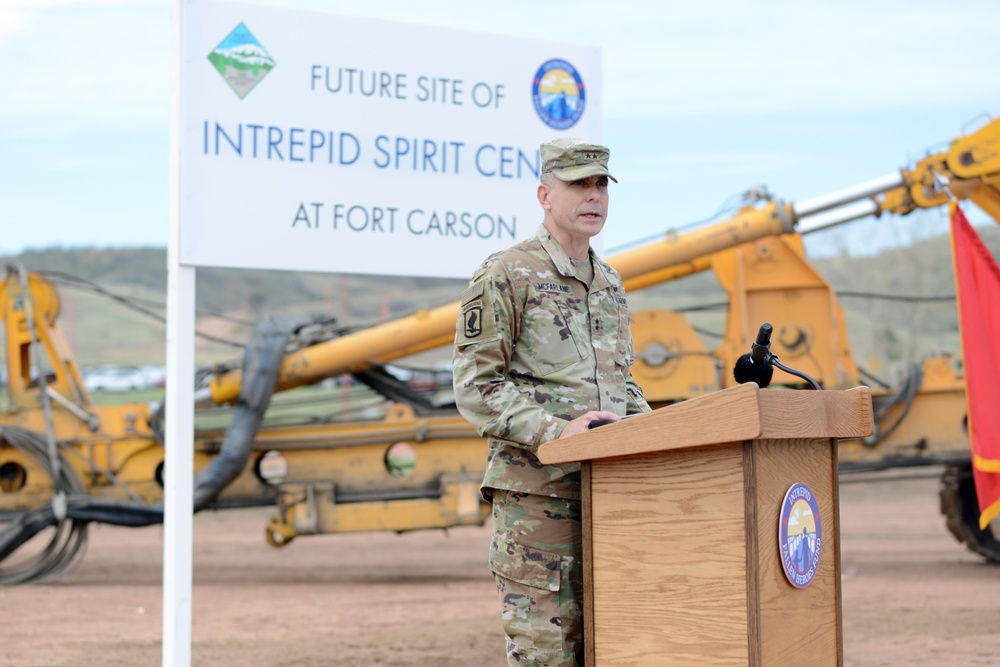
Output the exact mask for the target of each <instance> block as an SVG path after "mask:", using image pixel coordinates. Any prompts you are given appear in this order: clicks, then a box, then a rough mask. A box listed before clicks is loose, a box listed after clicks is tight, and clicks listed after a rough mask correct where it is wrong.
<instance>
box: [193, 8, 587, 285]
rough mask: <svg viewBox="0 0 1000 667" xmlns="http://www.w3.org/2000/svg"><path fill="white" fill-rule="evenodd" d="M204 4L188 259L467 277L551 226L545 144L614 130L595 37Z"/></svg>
mask: <svg viewBox="0 0 1000 667" xmlns="http://www.w3.org/2000/svg"><path fill="white" fill-rule="evenodd" d="M194 7H195V9H194V11H193V12H191V14H194V15H195V17H194V18H195V19H196V20H195V23H196V26H197V27H196V29H193V30H188V31H186V32H185V35H186V37H185V42H186V45H185V47H186V50H187V52H188V53H190V54H195V55H194V56H192V57H190V58H187V59H186V60H185V64H184V71H183V76H182V95H181V100H182V102H181V118H182V127H183V137H184V139H183V146H182V160H181V162H182V169H181V183H182V206H181V211H182V212H181V242H180V248H181V259H182V262H184V263H185V264H190V265H208V266H245V267H248V266H253V267H257V268H275V269H290V270H309V271H333V272H345V273H384V274H396V275H420V276H447V277H467V276H469V275H470V274H471V272H472V270H473V269H474V268H475V266H476V265H477V264H478V262H479V261H481V260H482V259H483V258H484V257H486V256H487V255H489V254H490V253H492V252H494V251H496V250H499V249H501V248H504V247H507V246H509V245H511V244H512V243H514V242H515V241H516V240H520V239H523V238H527V237H529V236H531V235H532V234H534V232H535V230H536V228H537V226H538V224H539V222H540V221H541V211H540V209H539V207H538V203H537V201H536V199H535V185H536V183H537V182H538V177H539V157H538V145H539V144H540V143H542V142H544V141H549V140H551V139H553V138H556V137H559V136H580V137H587V138H589V139H592V140H595V141H600V140H601V121H602V119H601V113H600V106H599V103H598V100H599V96H600V54H599V52H598V51H597V50H596V49H593V48H588V47H582V46H572V45H566V44H552V43H546V42H538V41H531V40H520V39H512V38H505V37H500V36H494V35H487V34H482V33H467V32H462V31H455V30H446V29H440V28H432V27H426V26H416V25H407V24H400V23H394V22H384V21H373V20H366V19H356V18H348V17H340V16H333V15H328V14H317V13H305V12H290V11H286V10H280V11H279V10H276V9H273V8H268V7H260V6H254V5H242V4H235V3H222V2H220V3H209V4H204V3H203V4H196V5H195V6H194ZM202 53H203V54H204V56H201V57H199V56H198V54H202Z"/></svg>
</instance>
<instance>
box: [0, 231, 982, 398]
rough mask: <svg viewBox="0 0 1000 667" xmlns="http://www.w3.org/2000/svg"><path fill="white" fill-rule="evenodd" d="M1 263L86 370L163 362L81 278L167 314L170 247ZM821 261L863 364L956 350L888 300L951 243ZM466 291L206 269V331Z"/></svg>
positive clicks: (342, 317) (227, 351) (705, 324)
mask: <svg viewBox="0 0 1000 667" xmlns="http://www.w3.org/2000/svg"><path fill="white" fill-rule="evenodd" d="M980 233H981V234H982V236H983V239H984V241H986V243H987V245H988V246H990V248H991V249H992V250H993V252H994V255H997V254H998V253H1000V230H998V229H996V228H991V227H987V228H984V229H981V230H980ZM2 259H3V261H4V264H12V263H22V264H24V265H25V266H26V267H27V268H28V270H30V271H38V272H45V273H47V274H48V275H49V276H50V279H52V280H53V281H55V282H57V285H58V287H59V289H60V294H61V298H62V304H63V307H62V314H61V318H60V323H61V326H62V327H63V328H64V330H65V332H66V334H67V337H68V338H69V341H70V344H71V345H72V347H73V349H74V350H75V352H76V354H77V357H78V360H79V362H80V363H81V365H83V366H91V365H97V364H103V363H120V364H162V363H163V361H164V349H165V336H164V326H163V324H162V322H159V321H157V320H156V319H154V318H152V317H149V316H147V315H143V314H140V313H138V312H136V311H135V310H133V309H130V308H128V307H126V306H125V305H124V304H123V303H121V302H120V301H116V300H112V299H110V298H108V297H107V296H105V295H102V294H99V293H97V292H95V291H94V289H92V288H91V287H89V286H88V285H87V284H86V283H81V282H80V281H79V280H77V279H83V280H85V281H90V282H92V283H96V284H98V285H100V287H101V288H103V289H104V290H107V291H109V292H111V293H113V294H115V295H119V296H121V297H123V298H124V299H127V300H128V301H129V302H130V303H131V304H133V305H136V306H139V307H142V308H144V309H146V310H148V311H150V312H152V313H153V314H155V315H158V316H159V317H163V316H164V315H165V309H164V303H165V296H166V251H165V250H164V249H161V248H131V249H58V248H55V249H49V250H41V251H34V250H33V251H28V252H25V253H23V254H21V255H19V256H17V257H4V258H2ZM814 263H815V265H816V267H817V268H818V270H819V271H820V273H821V274H822V275H824V276H825V277H826V278H827V280H828V281H829V282H830V283H831V284H832V285H833V286H834V288H835V289H836V290H837V291H838V293H841V298H840V302H841V305H842V306H843V307H844V309H845V312H846V315H847V320H848V330H849V336H850V339H851V343H852V349H853V351H854V355H855V358H856V359H857V361H858V363H859V364H860V365H862V366H864V367H866V368H868V369H869V370H871V371H872V372H875V373H883V374H886V376H887V379H890V380H892V379H894V375H896V374H898V373H899V372H901V369H902V368H903V367H904V366H905V363H906V362H907V361H910V360H919V359H922V358H923V357H925V356H927V355H928V354H931V353H935V352H942V351H951V352H958V351H959V343H958V322H957V315H956V312H955V302H954V301H953V300H944V301H936V302H919V301H902V300H892V299H886V298H880V296H882V295H896V296H906V297H918V296H925V297H927V296H945V295H953V294H954V291H955V289H954V283H953V276H952V267H951V249H950V244H949V241H948V238H947V237H937V238H931V239H927V240H924V241H921V242H918V243H915V244H914V245H912V246H910V247H908V248H900V249H895V250H891V251H887V252H884V253H882V254H879V255H875V256H871V257H849V256H843V257H838V258H834V259H822V260H817V261H815V262H814ZM72 277H75V278H72ZM464 285H465V281H464V280H446V279H427V278H399V277H383V276H360V275H346V274H323V273H306V272H286V271H249V270H234V269H198V271H197V305H196V307H197V311H198V320H197V322H198V324H197V327H198V330H199V331H201V332H204V333H206V334H210V335H213V336H215V337H218V338H223V339H230V340H233V341H238V342H244V341H245V340H246V339H247V337H248V336H249V332H250V331H251V327H252V324H253V323H254V322H256V321H257V320H259V319H260V318H261V317H264V316H266V315H270V314H288V313H300V312H305V313H313V314H319V315H324V316H332V317H336V318H337V319H338V321H339V322H341V323H343V324H348V325H365V324H372V323H377V322H379V321H383V320H385V319H388V318H394V317H398V316H401V315H404V314H407V313H410V312H412V311H414V310H416V309H419V308H427V307H432V306H436V305H440V304H442V303H447V302H450V301H452V300H454V299H456V298H457V296H458V294H459V293H460V292H461V290H462V289H463V288H464ZM864 295H868V296H864ZM725 300H726V295H725V293H724V292H723V291H722V289H721V288H720V287H719V285H718V283H717V281H716V280H715V278H714V276H713V275H712V274H711V273H710V272H706V273H703V274H699V275H695V276H692V277H689V278H685V279H682V280H677V281H674V282H671V283H668V284H664V285H660V286H656V287H652V288H648V289H646V290H642V291H640V292H636V293H633V294H631V295H630V302H631V307H632V309H633V310H640V309H644V308H650V307H657V308H669V309H686V308H691V307H699V306H704V305H705V304H720V303H723V302H725ZM688 319H689V320H690V321H691V322H692V324H693V325H694V326H695V327H696V328H697V329H698V330H699V331H700V332H702V333H703V334H704V335H703V338H704V339H705V342H706V344H707V345H708V347H709V348H710V349H711V348H714V347H715V346H716V345H717V344H718V343H719V340H720V336H721V333H722V331H723V324H724V311H722V310H721V309H718V308H716V309H713V310H704V311H693V312H689V313H688ZM239 354H240V352H239V350H238V349H236V348H234V347H230V346H226V345H223V344H219V343H215V342H209V341H206V340H199V342H198V343H197V349H196V362H197V363H199V364H205V363H212V362H218V361H227V360H232V359H237V358H238V357H239ZM449 356H450V351H448V350H439V351H437V352H434V353H429V354H428V355H426V356H425V357H424V358H423V359H422V360H421V361H426V362H433V361H441V360H444V359H447V358H448V357H449Z"/></svg>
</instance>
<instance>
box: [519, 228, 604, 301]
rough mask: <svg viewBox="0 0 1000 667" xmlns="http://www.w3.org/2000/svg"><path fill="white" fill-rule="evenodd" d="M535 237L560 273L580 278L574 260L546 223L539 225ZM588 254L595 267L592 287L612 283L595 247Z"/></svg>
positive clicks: (598, 287) (600, 286)
mask: <svg viewBox="0 0 1000 667" xmlns="http://www.w3.org/2000/svg"><path fill="white" fill-rule="evenodd" d="M535 238H537V239H538V241H539V243H541V244H542V248H544V249H545V252H547V253H548V254H549V257H551V258H552V263H553V264H555V265H556V270H557V271H559V273H560V274H562V275H563V276H566V277H567V278H576V279H577V280H579V279H580V277H579V276H577V275H576V270H575V269H574V268H573V262H572V261H571V260H570V258H569V255H568V254H566V251H565V250H563V247H562V246H561V245H559V241H557V240H556V238H555V237H554V236H552V232H550V231H549V230H548V228H547V227H546V226H545V225H544V224H542V225H539V227H538V231H537V232H536V233H535ZM587 254H588V255H589V256H590V263H591V265H592V266H593V267H594V282H593V283H592V284H591V286H590V289H591V290H597V289H602V288H604V287H607V286H608V285H610V284H611V283H610V279H609V278H608V275H607V274H606V273H605V271H604V262H602V261H601V260H600V259H598V257H597V254H596V253H595V252H594V249H593V248H590V249H588V250H587Z"/></svg>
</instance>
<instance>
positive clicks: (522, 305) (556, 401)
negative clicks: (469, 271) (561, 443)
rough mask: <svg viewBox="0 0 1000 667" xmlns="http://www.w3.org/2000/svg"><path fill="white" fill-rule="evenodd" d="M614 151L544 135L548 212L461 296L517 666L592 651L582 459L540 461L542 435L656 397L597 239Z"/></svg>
mask: <svg viewBox="0 0 1000 667" xmlns="http://www.w3.org/2000/svg"><path fill="white" fill-rule="evenodd" d="M608 156H609V151H608V149H607V148H605V147H603V146H597V145H594V144H590V143H587V142H584V141H580V140H576V139H558V140H556V141H553V142H550V143H546V144H542V146H541V160H542V175H541V184H540V185H539V186H538V202H539V203H540V204H541V206H542V209H543V210H544V220H543V222H542V226H541V227H540V228H539V229H538V232H537V233H536V234H535V236H534V237H533V238H531V239H528V240H526V241H524V242H521V243H518V244H517V245H515V246H513V247H512V248H509V249H507V250H504V251H502V252H499V253H496V254H494V255H492V256H491V257H489V258H487V259H486V261H485V262H484V263H483V264H482V266H481V267H480V268H479V269H478V270H477V271H476V273H475V275H474V276H473V277H472V280H471V282H470V283H469V287H468V289H466V290H465V292H464V293H463V294H462V297H461V309H460V312H459V316H458V323H457V331H456V338H455V346H456V347H455V365H454V371H455V397H456V402H457V404H458V408H459V410H460V411H461V413H462V415H463V416H465V418H466V419H468V420H469V422H470V423H471V424H472V425H473V426H475V428H476V429H477V430H478V431H479V432H480V434H482V435H484V436H486V437H487V438H488V439H489V461H488V464H487V469H486V476H485V478H484V480H483V487H482V491H483V495H484V496H485V497H486V498H487V499H490V500H491V501H492V503H493V529H494V534H493V540H492V544H491V546H490V569H491V570H492V571H493V573H494V575H495V578H496V582H497V590H498V592H499V594H500V600H501V605H502V609H503V612H502V619H503V627H504V632H505V633H506V635H507V659H508V663H509V664H510V665H519V666H520V667H550V666H551V667H556V666H559V667H573V666H575V665H582V664H583V659H582V655H583V627H582V619H581V617H582V605H583V595H582V593H583V591H582V589H583V562H582V560H583V558H582V544H581V523H580V519H581V516H580V464H578V463H574V464H567V465H542V464H541V463H540V462H539V461H538V457H537V455H536V454H537V451H538V447H539V445H541V444H542V443H543V442H548V441H549V440H555V439H557V438H565V437H569V436H571V435H575V434H577V433H583V432H585V431H586V430H587V429H588V427H589V425H590V422H592V421H594V420H597V419H607V420H612V421H615V420H618V419H620V418H621V417H623V416H625V415H626V414H632V413H637V412H645V411H648V410H649V406H648V405H647V404H646V402H645V400H643V398H642V392H641V390H640V389H639V387H638V385H637V384H636V383H635V382H634V381H633V379H632V376H631V372H630V368H631V366H632V339H631V334H630V333H629V316H628V306H627V304H626V301H625V290H624V287H623V285H622V281H621V278H620V277H619V275H618V274H617V273H616V272H615V270H614V269H612V268H611V267H610V266H609V265H607V264H605V263H604V262H603V261H602V260H601V259H600V258H598V257H597V255H596V254H594V252H593V250H591V249H590V239H591V238H592V237H593V236H595V235H597V234H598V233H600V231H601V229H602V228H603V227H604V221H605V218H606V216H607V209H608V180H609V179H610V180H613V181H615V182H616V183H617V182H618V181H617V180H615V179H614V177H612V176H611V174H610V173H609V172H608Z"/></svg>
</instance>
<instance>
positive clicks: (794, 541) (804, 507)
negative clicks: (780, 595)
mask: <svg viewBox="0 0 1000 667" xmlns="http://www.w3.org/2000/svg"><path fill="white" fill-rule="evenodd" d="M778 548H779V550H780V552H781V567H782V569H783V570H784V571H785V576H786V577H787V578H788V581H789V582H790V583H791V584H792V586H795V587H796V588H805V587H806V586H808V585H809V584H811V583H812V580H813V577H815V576H816V569H817V568H818V567H819V557H820V553H821V552H822V551H823V524H822V523H821V522H820V520H819V505H817V504H816V497H815V496H814V495H813V492H812V490H811V489H810V488H809V487H808V486H806V485H805V484H799V483H795V484H792V486H791V487H789V489H788V491H787V492H786V493H785V500H784V501H783V502H782V503H781V517H780V519H779V524H778Z"/></svg>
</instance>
